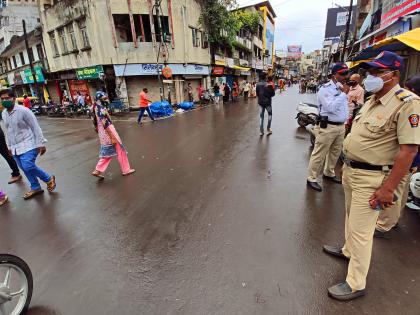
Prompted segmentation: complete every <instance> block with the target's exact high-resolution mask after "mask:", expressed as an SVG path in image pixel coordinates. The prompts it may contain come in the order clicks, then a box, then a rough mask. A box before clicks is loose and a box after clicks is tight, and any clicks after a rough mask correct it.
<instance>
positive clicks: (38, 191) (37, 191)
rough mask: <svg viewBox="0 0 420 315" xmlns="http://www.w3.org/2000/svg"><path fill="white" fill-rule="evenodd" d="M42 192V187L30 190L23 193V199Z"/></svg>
mask: <svg viewBox="0 0 420 315" xmlns="http://www.w3.org/2000/svg"><path fill="white" fill-rule="evenodd" d="M43 193H44V189H41V188H40V189H37V190H30V191H28V192H27V193H26V194H24V195H23V199H25V200H28V199H31V198H33V197H35V196H36V195H40V194H43Z"/></svg>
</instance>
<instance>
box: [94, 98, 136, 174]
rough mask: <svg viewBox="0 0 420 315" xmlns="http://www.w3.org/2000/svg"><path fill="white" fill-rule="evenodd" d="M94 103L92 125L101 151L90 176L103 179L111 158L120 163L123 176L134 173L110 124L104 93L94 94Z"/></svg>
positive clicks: (125, 152) (119, 139)
mask: <svg viewBox="0 0 420 315" xmlns="http://www.w3.org/2000/svg"><path fill="white" fill-rule="evenodd" d="M95 98H96V103H95V104H94V105H93V107H92V115H93V123H94V125H95V128H96V131H97V132H98V136H99V142H100V143H101V149H100V152H99V161H98V164H96V168H95V170H94V171H93V172H92V175H93V176H95V177H98V178H100V179H103V178H104V176H103V173H104V172H105V171H106V169H107V167H108V165H109V163H111V160H112V157H114V156H116V157H117V159H118V162H119V163H120V167H121V171H122V174H123V175H129V174H132V173H134V172H135V170H134V169H132V168H131V167H130V163H129V162H128V157H127V151H126V150H125V148H124V145H123V143H122V141H121V138H120V136H119V135H118V132H117V130H115V127H114V125H113V124H112V121H111V117H110V115H109V113H108V110H107V109H106V107H105V106H104V102H105V101H107V96H106V94H105V93H104V92H97V93H96V97H95Z"/></svg>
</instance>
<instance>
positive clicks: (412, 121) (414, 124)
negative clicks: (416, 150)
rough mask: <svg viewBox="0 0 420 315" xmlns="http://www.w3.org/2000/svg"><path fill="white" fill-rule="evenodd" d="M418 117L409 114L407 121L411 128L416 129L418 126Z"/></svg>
mask: <svg viewBox="0 0 420 315" xmlns="http://www.w3.org/2000/svg"><path fill="white" fill-rule="evenodd" d="M419 118H420V117H419V115H417V114H411V115H410V116H408V121H409V122H410V125H411V128H417V127H418V125H419Z"/></svg>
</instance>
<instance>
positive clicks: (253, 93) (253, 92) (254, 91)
mask: <svg viewBox="0 0 420 315" xmlns="http://www.w3.org/2000/svg"><path fill="white" fill-rule="evenodd" d="M250 93H251V96H250V97H252V98H255V97H257V84H256V83H255V82H252V85H251V91H250Z"/></svg>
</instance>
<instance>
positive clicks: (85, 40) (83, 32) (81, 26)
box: [79, 18, 90, 48]
mask: <svg viewBox="0 0 420 315" xmlns="http://www.w3.org/2000/svg"><path fill="white" fill-rule="evenodd" d="M79 29H80V35H81V36H82V40H83V48H88V47H90V42H89V36H88V32H87V28H86V19H85V18H84V19H81V20H79Z"/></svg>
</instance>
